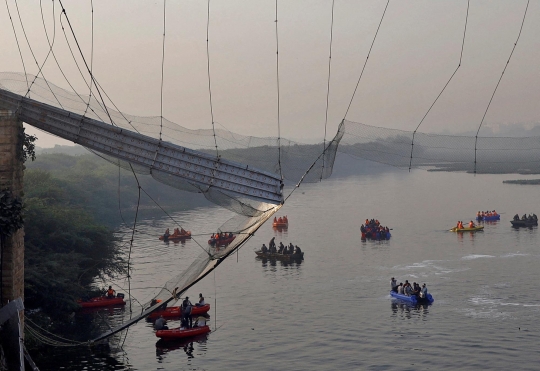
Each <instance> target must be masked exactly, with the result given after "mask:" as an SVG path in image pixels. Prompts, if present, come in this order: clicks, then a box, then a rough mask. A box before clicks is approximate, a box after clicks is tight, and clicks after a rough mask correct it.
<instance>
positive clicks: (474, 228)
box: [450, 225, 484, 232]
mask: <svg viewBox="0 0 540 371" xmlns="http://www.w3.org/2000/svg"><path fill="white" fill-rule="evenodd" d="M483 229H484V226H483V225H477V226H476V227H472V228H457V227H454V228H452V229H450V232H478V231H481V230H483Z"/></svg>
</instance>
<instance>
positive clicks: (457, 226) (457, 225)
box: [456, 220, 461, 229]
mask: <svg viewBox="0 0 540 371" xmlns="http://www.w3.org/2000/svg"><path fill="white" fill-rule="evenodd" d="M460 223H461V222H460V221H459V220H458V222H457V224H456V228H457V229H459V224H460Z"/></svg>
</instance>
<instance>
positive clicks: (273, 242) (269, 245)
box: [268, 237, 276, 249]
mask: <svg viewBox="0 0 540 371" xmlns="http://www.w3.org/2000/svg"><path fill="white" fill-rule="evenodd" d="M275 240H276V238H275V237H272V239H271V240H270V242H269V243H268V248H269V249H271V248H272V246H274V247H276V242H275Z"/></svg>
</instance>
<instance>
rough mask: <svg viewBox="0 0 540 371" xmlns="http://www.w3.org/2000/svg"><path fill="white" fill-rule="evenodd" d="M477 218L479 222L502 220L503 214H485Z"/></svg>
mask: <svg viewBox="0 0 540 371" xmlns="http://www.w3.org/2000/svg"><path fill="white" fill-rule="evenodd" d="M476 220H478V221H479V222H481V221H490V220H501V216H500V215H499V214H497V215H489V216H488V215H484V216H477V217H476Z"/></svg>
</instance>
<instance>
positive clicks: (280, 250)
mask: <svg viewBox="0 0 540 371" xmlns="http://www.w3.org/2000/svg"><path fill="white" fill-rule="evenodd" d="M284 248H285V245H284V244H283V241H282V242H280V243H279V250H278V254H283V249H284Z"/></svg>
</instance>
